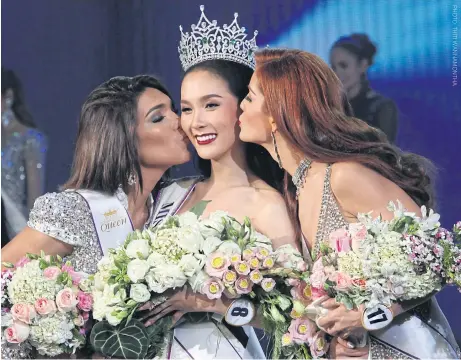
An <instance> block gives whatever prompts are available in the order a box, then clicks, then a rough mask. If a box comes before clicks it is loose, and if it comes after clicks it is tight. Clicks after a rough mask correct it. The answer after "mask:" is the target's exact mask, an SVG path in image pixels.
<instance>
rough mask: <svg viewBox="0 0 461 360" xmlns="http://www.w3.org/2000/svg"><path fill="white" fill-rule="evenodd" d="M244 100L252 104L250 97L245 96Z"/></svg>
mask: <svg viewBox="0 0 461 360" xmlns="http://www.w3.org/2000/svg"><path fill="white" fill-rule="evenodd" d="M245 100H246V101H248V102H250V103H251V102H252V100H251V97H250V95H247V96H245Z"/></svg>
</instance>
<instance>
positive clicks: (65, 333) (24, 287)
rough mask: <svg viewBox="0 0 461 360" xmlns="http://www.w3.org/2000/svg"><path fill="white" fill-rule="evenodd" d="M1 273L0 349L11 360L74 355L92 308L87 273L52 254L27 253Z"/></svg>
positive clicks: (79, 344)
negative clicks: (66, 354)
mask: <svg viewBox="0 0 461 360" xmlns="http://www.w3.org/2000/svg"><path fill="white" fill-rule="evenodd" d="M4 265H5V266H6V267H7V269H6V270H4V271H3V272H2V283H1V292H2V323H1V325H2V329H4V330H3V331H2V346H5V347H7V349H6V350H7V352H8V353H9V355H10V356H11V357H13V358H15V357H26V356H28V354H32V352H34V351H37V352H38V353H39V354H40V355H46V356H57V355H60V354H63V353H75V351H76V350H77V348H79V347H81V346H83V345H84V344H85V331H86V330H85V324H86V322H87V321H88V319H89V314H90V311H91V310H92V305H93V298H92V296H91V293H90V292H89V291H90V288H89V282H88V281H87V280H86V279H87V275H86V274H84V273H80V272H76V271H75V270H74V268H73V267H72V266H71V265H70V263H63V261H62V259H61V258H60V257H59V256H57V257H54V256H45V254H44V253H43V252H42V253H41V255H40V256H38V255H33V254H27V256H26V257H24V258H23V259H21V260H20V261H19V262H18V263H17V264H15V265H13V264H9V263H4Z"/></svg>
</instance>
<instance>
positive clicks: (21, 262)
mask: <svg viewBox="0 0 461 360" xmlns="http://www.w3.org/2000/svg"><path fill="white" fill-rule="evenodd" d="M27 263H30V259H29V258H28V257H27V256H23V257H22V258H20V259H19V260H18V262H17V263H16V264H15V265H14V266H15V267H16V268H21V267H23V266H24V265H26V264H27Z"/></svg>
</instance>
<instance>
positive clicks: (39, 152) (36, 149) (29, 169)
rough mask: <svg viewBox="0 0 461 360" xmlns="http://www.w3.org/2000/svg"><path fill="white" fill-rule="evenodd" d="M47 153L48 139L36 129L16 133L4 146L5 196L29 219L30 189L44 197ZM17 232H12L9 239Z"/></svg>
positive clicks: (3, 173)
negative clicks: (28, 200) (33, 187)
mask: <svg viewBox="0 0 461 360" xmlns="http://www.w3.org/2000/svg"><path fill="white" fill-rule="evenodd" d="M46 151H47V140H46V137H45V136H44V135H43V134H42V133H41V132H40V131H38V130H36V129H28V130H26V131H25V132H23V133H20V132H14V133H13V134H12V135H11V136H10V137H8V138H7V139H6V140H5V141H4V143H3V144H2V196H5V195H6V196H7V197H8V201H9V202H10V203H11V204H13V206H14V207H15V210H17V211H18V212H19V213H20V214H22V216H23V217H24V218H25V219H27V217H28V215H29V207H28V204H27V199H28V195H29V194H28V193H27V192H28V188H29V189H30V186H35V187H36V189H34V193H35V194H39V195H41V194H43V193H44V185H45V184H44V183H45V181H44V177H45V156H46ZM28 183H29V186H28ZM5 211H6V212H7V211H8V207H6V209H5ZM24 225H25V223H24ZM19 230H20V229H19ZM16 232H17V230H16V231H13V230H9V231H8V235H9V237H10V238H13V237H14V236H15V235H16Z"/></svg>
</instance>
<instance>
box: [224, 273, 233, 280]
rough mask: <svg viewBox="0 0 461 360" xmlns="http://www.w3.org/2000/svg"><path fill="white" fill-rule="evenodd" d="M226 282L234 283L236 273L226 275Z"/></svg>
mask: <svg viewBox="0 0 461 360" xmlns="http://www.w3.org/2000/svg"><path fill="white" fill-rule="evenodd" d="M226 280H227V281H234V280H235V273H233V272H228V273H226Z"/></svg>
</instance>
